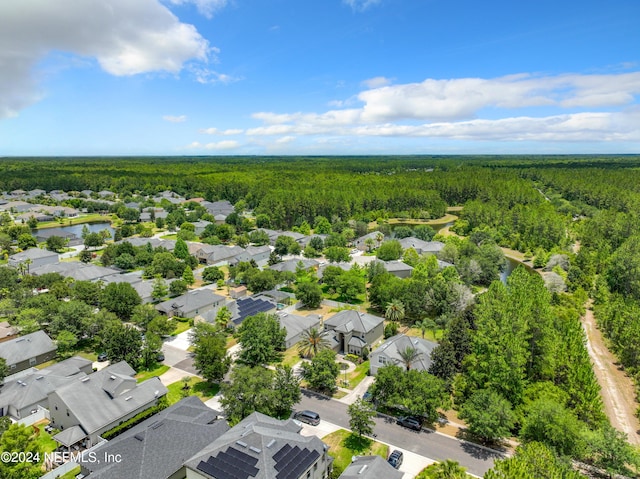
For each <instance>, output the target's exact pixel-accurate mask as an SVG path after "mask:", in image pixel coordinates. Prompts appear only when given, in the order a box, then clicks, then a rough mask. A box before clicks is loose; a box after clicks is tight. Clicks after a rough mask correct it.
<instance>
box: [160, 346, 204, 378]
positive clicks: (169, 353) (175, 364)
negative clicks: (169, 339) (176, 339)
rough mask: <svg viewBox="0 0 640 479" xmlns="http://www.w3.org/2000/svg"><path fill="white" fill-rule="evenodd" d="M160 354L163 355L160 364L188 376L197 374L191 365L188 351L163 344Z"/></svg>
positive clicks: (191, 361) (191, 355) (190, 354)
mask: <svg viewBox="0 0 640 479" xmlns="http://www.w3.org/2000/svg"><path fill="white" fill-rule="evenodd" d="M162 352H163V353H164V361H162V364H166V365H167V366H171V367H172V368H176V369H180V370H182V371H184V372H186V373H189V374H193V375H196V374H198V372H197V371H196V368H195V366H194V365H193V354H192V353H190V352H189V351H186V350H184V349H180V348H176V347H174V346H173V345H172V344H170V343H163V344H162Z"/></svg>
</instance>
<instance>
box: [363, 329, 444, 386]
mask: <svg viewBox="0 0 640 479" xmlns="http://www.w3.org/2000/svg"><path fill="white" fill-rule="evenodd" d="M437 346H438V343H434V342H433V341H427V340H426V339H422V338H417V337H412V336H405V335H404V334H396V335H395V336H392V337H391V338H389V339H387V340H386V341H385V342H384V343H382V344H381V345H380V346H379V347H378V348H376V350H375V351H373V352H372V353H371V355H370V356H369V364H370V366H369V372H370V374H371V375H372V376H375V375H376V374H377V373H378V369H380V368H381V367H383V366H386V365H388V364H396V365H398V366H403V367H404V366H405V364H404V362H403V360H402V356H401V355H400V352H401V351H405V350H406V349H407V348H413V349H415V350H416V351H417V352H418V356H417V357H416V359H415V360H414V361H413V362H412V363H411V364H410V365H409V366H410V368H411V369H415V370H417V371H428V370H429V367H430V366H431V353H432V351H433V350H434V349H435V348H436V347H437Z"/></svg>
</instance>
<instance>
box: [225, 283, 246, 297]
mask: <svg viewBox="0 0 640 479" xmlns="http://www.w3.org/2000/svg"><path fill="white" fill-rule="evenodd" d="M246 295H247V287H246V286H236V287H235V288H231V289H230V290H229V296H230V297H231V299H240V298H244V297H245V296H246Z"/></svg>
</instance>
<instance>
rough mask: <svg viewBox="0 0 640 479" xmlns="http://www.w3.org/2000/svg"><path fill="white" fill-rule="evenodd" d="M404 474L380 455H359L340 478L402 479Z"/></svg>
mask: <svg viewBox="0 0 640 479" xmlns="http://www.w3.org/2000/svg"><path fill="white" fill-rule="evenodd" d="M403 475H404V474H403V473H402V472H400V471H398V470H396V469H394V468H393V467H392V466H391V465H390V464H389V463H388V462H387V461H385V460H384V459H382V458H381V457H380V456H357V457H356V458H354V459H353V462H351V464H349V465H348V466H347V467H346V468H345V470H344V471H343V472H342V474H340V477H339V479H380V478H384V479H401V478H402V476H403Z"/></svg>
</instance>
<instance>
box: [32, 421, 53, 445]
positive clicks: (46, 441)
mask: <svg viewBox="0 0 640 479" xmlns="http://www.w3.org/2000/svg"><path fill="white" fill-rule="evenodd" d="M47 424H49V421H44V422H39V423H36V424H34V425H33V426H32V427H33V432H35V433H36V438H37V441H38V448H39V449H40V451H42V452H53V451H55V450H56V448H57V447H58V443H57V442H56V441H54V440H53V439H52V437H51V434H49V433H48V432H47V431H45V430H44V427H45V426H46V425H47Z"/></svg>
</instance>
